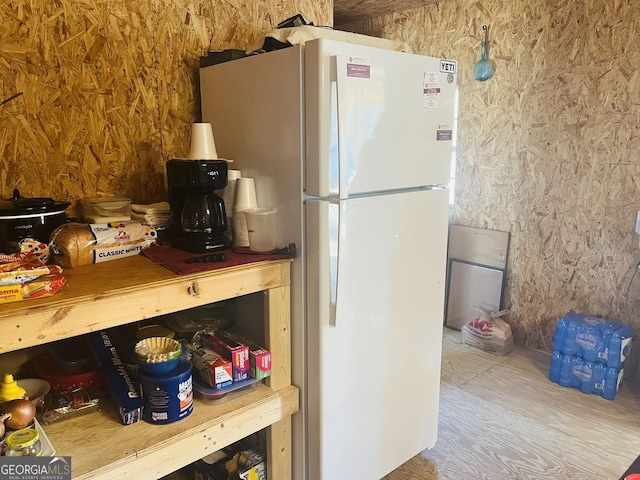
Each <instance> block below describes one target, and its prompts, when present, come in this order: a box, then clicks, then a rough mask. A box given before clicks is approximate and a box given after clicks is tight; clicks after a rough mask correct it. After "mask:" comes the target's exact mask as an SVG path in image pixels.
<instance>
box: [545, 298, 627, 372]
mask: <svg viewBox="0 0 640 480" xmlns="http://www.w3.org/2000/svg"><path fill="white" fill-rule="evenodd" d="M632 338H633V331H632V329H631V327H630V326H629V325H622V324H621V323H620V322H618V321H616V320H608V319H606V318H601V317H596V316H593V315H585V314H581V313H576V312H574V311H573V310H572V311H570V312H568V313H567V314H566V315H564V316H563V317H562V318H561V319H560V320H559V321H558V323H557V324H556V329H555V334H554V336H553V349H554V350H556V351H558V352H560V353H563V354H565V355H575V356H577V357H580V358H583V359H584V360H587V361H590V362H598V363H602V364H604V365H606V366H607V367H612V368H622V366H623V364H624V360H625V359H626V357H627V355H628V354H629V350H630V348H631V340H632Z"/></svg>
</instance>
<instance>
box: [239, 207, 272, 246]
mask: <svg viewBox="0 0 640 480" xmlns="http://www.w3.org/2000/svg"><path fill="white" fill-rule="evenodd" d="M277 211H278V210H276V209H275V208H249V209H247V210H245V211H244V212H243V213H244V216H245V218H246V220H247V231H248V233H249V250H251V251H252V252H256V253H263V252H271V251H273V250H275V249H276V212H277Z"/></svg>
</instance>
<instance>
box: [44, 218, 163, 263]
mask: <svg viewBox="0 0 640 480" xmlns="http://www.w3.org/2000/svg"><path fill="white" fill-rule="evenodd" d="M156 237H157V235H156V230H155V229H154V228H153V227H152V226H150V225H146V224H144V223H138V222H112V223H92V224H83V223H65V224H64V225H60V226H59V227H58V228H56V229H55V230H54V231H53V233H52V234H51V250H52V252H51V254H52V255H51V256H52V260H53V262H54V263H56V264H58V265H61V266H63V267H80V266H82V265H89V264H92V263H101V262H106V261H109V260H115V259H117V258H123V257H129V256H132V255H137V254H138V253H140V251H142V249H143V248H146V247H148V246H149V245H151V244H152V243H155V241H156Z"/></svg>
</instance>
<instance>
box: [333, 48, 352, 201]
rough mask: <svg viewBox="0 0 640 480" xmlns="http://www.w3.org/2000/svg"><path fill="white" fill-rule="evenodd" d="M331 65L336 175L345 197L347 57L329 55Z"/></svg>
mask: <svg viewBox="0 0 640 480" xmlns="http://www.w3.org/2000/svg"><path fill="white" fill-rule="evenodd" d="M331 65H332V67H333V71H334V72H335V75H331V81H332V82H335V85H336V107H335V108H336V113H337V124H338V175H339V194H338V196H339V197H340V198H347V197H348V196H349V193H348V188H347V187H348V185H347V182H348V179H349V171H348V166H349V162H348V158H347V157H348V153H347V143H348V142H347V138H348V136H347V132H348V129H347V121H348V120H347V119H348V116H347V109H348V107H347V57H346V56H345V55H336V56H333V57H331Z"/></svg>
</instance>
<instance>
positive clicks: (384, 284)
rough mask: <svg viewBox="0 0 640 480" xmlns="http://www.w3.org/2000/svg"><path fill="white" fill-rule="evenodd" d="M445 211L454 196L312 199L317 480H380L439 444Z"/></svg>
mask: <svg viewBox="0 0 640 480" xmlns="http://www.w3.org/2000/svg"><path fill="white" fill-rule="evenodd" d="M447 203H448V191H447V190H446V189H442V190H432V191H426V190H421V191H412V192H404V193H397V194H389V195H380V196H369V197H360V198H355V199H349V200H345V201H341V202H338V203H337V204H331V203H330V202H325V201H320V200H319V201H312V202H307V218H308V219H316V220H317V221H318V222H319V223H320V228H318V227H316V226H313V225H310V224H307V238H308V239H309V242H308V245H307V246H308V251H309V252H311V251H316V252H318V253H317V259H318V260H319V261H320V263H319V264H318V265H317V266H316V267H311V266H309V268H308V271H307V282H308V285H309V288H308V293H307V306H308V311H307V318H308V330H307V334H308V338H307V345H308V354H309V359H308V360H309V361H308V362H307V366H308V372H307V378H308V383H307V399H306V401H307V402H308V405H309V407H310V408H308V410H307V411H308V415H309V417H308V427H309V435H308V439H309V445H308V447H309V450H308V452H307V455H308V460H309V475H308V479H309V480H319V479H322V480H331V479H336V478H367V479H369V478H371V479H374V478H381V477H382V476H384V475H386V474H387V473H388V472H390V471H391V470H393V469H395V468H397V467H398V466H399V465H401V464H402V463H404V462H405V461H407V460H409V459H410V458H411V457H412V456H414V455H416V454H417V453H419V452H420V451H422V450H424V449H425V448H428V447H432V446H433V445H434V444H435V441H436V434H437V418H438V397H439V381H440V360H441V340H442V322H443V311H444V289H445V269H446V245H447V221H448V215H447ZM332 219H333V220H332ZM325 221H326V222H328V223H329V225H328V226H323V225H322V223H323V222H325ZM312 230H313V231H312ZM317 233H319V235H318V234H317ZM336 242H337V243H336ZM336 273H337V276H334V275H335V274H336ZM332 302H333V303H334V304H333V305H332ZM333 308H335V312H336V318H335V322H334V323H335V326H334V325H332V320H331V310H332V309H333Z"/></svg>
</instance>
